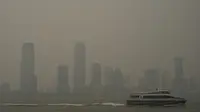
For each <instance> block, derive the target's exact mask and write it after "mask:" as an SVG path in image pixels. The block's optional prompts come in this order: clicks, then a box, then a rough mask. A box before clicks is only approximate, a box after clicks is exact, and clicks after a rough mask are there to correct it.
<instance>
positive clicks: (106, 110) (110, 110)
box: [1, 103, 200, 112]
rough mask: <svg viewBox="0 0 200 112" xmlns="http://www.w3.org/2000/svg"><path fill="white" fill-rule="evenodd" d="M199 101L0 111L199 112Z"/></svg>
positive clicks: (7, 110)
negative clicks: (170, 104)
mask: <svg viewBox="0 0 200 112" xmlns="http://www.w3.org/2000/svg"><path fill="white" fill-rule="evenodd" d="M199 111H200V103H189V104H187V105H186V106H176V107H148V106H140V107H126V106H122V105H120V106H112V105H109V106H108V105H107V106H80V105H76V106H69V105H68V106H66V105H43V106H37V105H29V106H23V105H21V106H20V105H15V106H14V105H10V106H8V105H7V106H1V112H199Z"/></svg>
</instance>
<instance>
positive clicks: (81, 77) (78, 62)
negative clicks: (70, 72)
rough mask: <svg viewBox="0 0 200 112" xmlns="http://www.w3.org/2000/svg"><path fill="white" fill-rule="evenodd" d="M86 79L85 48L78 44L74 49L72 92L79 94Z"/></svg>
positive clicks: (83, 45)
mask: <svg viewBox="0 0 200 112" xmlns="http://www.w3.org/2000/svg"><path fill="white" fill-rule="evenodd" d="M85 79H86V48H85V44H84V43H82V42H78V43H77V44H76V45H75V49H74V92H75V93H81V92H83V89H84V88H85Z"/></svg>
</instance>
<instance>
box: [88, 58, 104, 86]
mask: <svg viewBox="0 0 200 112" xmlns="http://www.w3.org/2000/svg"><path fill="white" fill-rule="evenodd" d="M101 85H102V84H101V65H100V64H99V63H96V62H95V63H94V64H93V65H92V81H91V86H101Z"/></svg>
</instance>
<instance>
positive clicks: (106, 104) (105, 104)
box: [2, 102, 125, 107]
mask: <svg viewBox="0 0 200 112" xmlns="http://www.w3.org/2000/svg"><path fill="white" fill-rule="evenodd" d="M2 106H36V107H37V106H69V107H84V106H112V107H122V106H125V104H121V103H113V102H104V103H90V104H72V103H60V104H46V105H44V104H42V105H40V104H16V103H4V104H2Z"/></svg>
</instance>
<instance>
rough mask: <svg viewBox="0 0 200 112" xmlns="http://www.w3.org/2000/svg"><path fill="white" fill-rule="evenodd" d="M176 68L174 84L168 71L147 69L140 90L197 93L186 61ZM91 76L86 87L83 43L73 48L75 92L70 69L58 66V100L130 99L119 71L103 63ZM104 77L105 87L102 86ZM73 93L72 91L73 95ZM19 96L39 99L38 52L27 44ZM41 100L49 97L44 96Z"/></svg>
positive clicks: (5, 90)
mask: <svg viewBox="0 0 200 112" xmlns="http://www.w3.org/2000/svg"><path fill="white" fill-rule="evenodd" d="M174 65H175V67H174V68H175V77H174V79H173V80H172V77H170V73H169V72H168V71H164V72H163V73H160V72H159V70H158V69H147V70H145V72H144V77H142V78H141V79H140V80H139V83H138V89H140V90H142V91H149V90H155V89H156V88H163V89H171V90H173V92H175V93H177V94H181V93H184V92H185V91H186V90H187V89H188V87H189V89H190V90H197V89H198V87H197V85H198V83H197V82H198V80H196V78H194V77H191V78H190V80H187V79H186V78H185V77H184V71H183V59H182V58H180V57H177V58H175V59H174ZM103 68H104V69H103ZM90 73H91V82H90V84H89V86H87V85H86V47H85V44H84V43H82V42H78V43H77V44H76V45H75V48H74V67H73V79H74V81H73V82H74V88H73V89H72V88H70V86H69V66H68V65H59V66H58V67H57V86H56V90H57V93H56V94H57V95H59V96H63V95H64V96H69V97H70V98H71V97H77V96H78V97H85V98H86V99H87V98H88V97H90V98H93V99H98V98H100V97H101V98H102V97H103V98H105V99H116V100H120V99H122V98H124V96H126V97H127V96H128V94H129V93H130V88H129V89H128V88H126V87H125V82H124V81H125V80H124V77H123V73H122V71H121V69H120V68H113V67H102V65H101V64H100V63H98V62H95V63H93V64H92V66H91V69H90ZM103 75H104V81H105V83H104V84H103V83H102V78H103ZM187 82H188V83H187ZM128 83H130V82H128ZM70 90H73V91H72V92H71V91H70ZM10 92H11V90H10V85H9V83H4V84H2V85H1V86H0V93H1V95H6V94H8V93H10ZM16 93H18V94H22V96H23V97H24V96H25V98H28V97H34V98H36V96H37V95H36V94H37V93H38V91H37V77H36V75H35V51H34V44H33V43H24V44H23V46H22V58H21V74H20V91H19V92H16ZM30 95H32V96H30ZM34 95H35V96H34ZM42 96H43V97H46V96H45V95H42ZM50 96H51V95H50ZM87 96H88V97H87ZM69 97H68V98H69ZM37 98H39V97H37ZM61 99H62V98H61Z"/></svg>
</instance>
